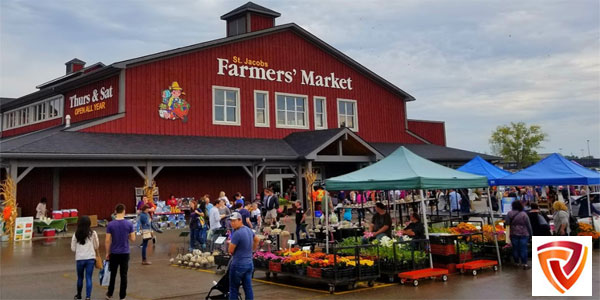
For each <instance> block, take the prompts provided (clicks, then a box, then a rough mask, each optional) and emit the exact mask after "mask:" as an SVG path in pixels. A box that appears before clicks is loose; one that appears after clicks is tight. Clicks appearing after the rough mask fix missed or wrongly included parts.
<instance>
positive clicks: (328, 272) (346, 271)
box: [321, 267, 356, 280]
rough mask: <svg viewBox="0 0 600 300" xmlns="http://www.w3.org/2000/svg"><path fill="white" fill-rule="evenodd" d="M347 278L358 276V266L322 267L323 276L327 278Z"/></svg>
mask: <svg viewBox="0 0 600 300" xmlns="http://www.w3.org/2000/svg"><path fill="white" fill-rule="evenodd" d="M336 275H337V279H338V280H345V279H352V278H354V277H356V268H355V267H343V268H342V267H340V268H337V269H336V268H333V267H331V268H322V269H321V278H326V279H334V278H336Z"/></svg>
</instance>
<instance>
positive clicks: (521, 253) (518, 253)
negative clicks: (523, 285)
mask: <svg viewBox="0 0 600 300" xmlns="http://www.w3.org/2000/svg"><path fill="white" fill-rule="evenodd" d="M505 222H506V225H507V226H510V241H511V244H512V254H513V258H514V260H515V264H517V266H523V269H527V268H529V266H528V265H527V260H528V258H527V244H528V243H529V238H530V237H531V235H532V234H533V229H532V228H531V223H530V222H529V216H528V215H527V213H526V212H525V210H524V209H523V204H522V203H521V201H519V200H515V201H513V203H512V210H511V211H509V212H508V214H507V215H506V220H505ZM519 260H520V262H519Z"/></svg>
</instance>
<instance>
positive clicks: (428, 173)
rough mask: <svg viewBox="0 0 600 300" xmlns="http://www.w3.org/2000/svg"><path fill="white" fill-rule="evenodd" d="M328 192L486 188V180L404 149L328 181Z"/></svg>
mask: <svg viewBox="0 0 600 300" xmlns="http://www.w3.org/2000/svg"><path fill="white" fill-rule="evenodd" d="M325 186H326V187H327V189H328V190H333V191H339V190H404V189H451V188H477V187H487V186H488V182H487V177H485V176H479V175H473V174H469V173H465V172H460V171H456V170H454V169H451V168H447V167H444V166H442V165H439V164H436V163H434V162H432V161H429V160H427V159H425V158H422V157H420V156H418V155H416V154H414V153H413V152H411V151H410V150H408V149H407V148H405V147H404V146H402V147H400V148H398V149H396V151H394V152H393V153H392V154H390V155H389V156H388V157H386V158H384V159H382V160H380V161H379V162H377V163H375V164H373V165H370V166H368V167H366V168H363V169H360V170H358V171H355V172H352V173H348V174H345V175H342V176H338V177H333V178H330V179H327V180H326V181H325Z"/></svg>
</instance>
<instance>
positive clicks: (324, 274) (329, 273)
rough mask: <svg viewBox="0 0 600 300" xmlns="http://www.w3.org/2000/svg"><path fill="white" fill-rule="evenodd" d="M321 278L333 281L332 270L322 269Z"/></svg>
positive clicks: (333, 272) (333, 274)
mask: <svg viewBox="0 0 600 300" xmlns="http://www.w3.org/2000/svg"><path fill="white" fill-rule="evenodd" d="M321 277H322V278H326V279H333V278H334V277H335V270H334V268H322V269H321Z"/></svg>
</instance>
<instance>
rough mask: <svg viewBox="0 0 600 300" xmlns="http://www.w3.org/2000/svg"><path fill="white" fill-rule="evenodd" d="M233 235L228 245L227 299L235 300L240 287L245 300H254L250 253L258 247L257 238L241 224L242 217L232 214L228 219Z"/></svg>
mask: <svg viewBox="0 0 600 300" xmlns="http://www.w3.org/2000/svg"><path fill="white" fill-rule="evenodd" d="M229 219H230V220H231V227H232V228H233V230H234V231H233V234H232V235H231V242H230V243H229V254H231V263H230V265H229V299H232V300H237V299H238V297H239V290H240V285H241V286H242V287H243V288H244V295H245V296H246V299H254V293H253V291H252V273H253V272H254V265H253V263H252V253H253V252H254V251H256V248H257V246H258V237H257V236H256V235H255V234H254V232H252V229H250V228H249V227H248V226H244V224H243V223H242V215H241V214H240V213H239V212H234V213H232V214H231V217H230V218H229Z"/></svg>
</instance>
